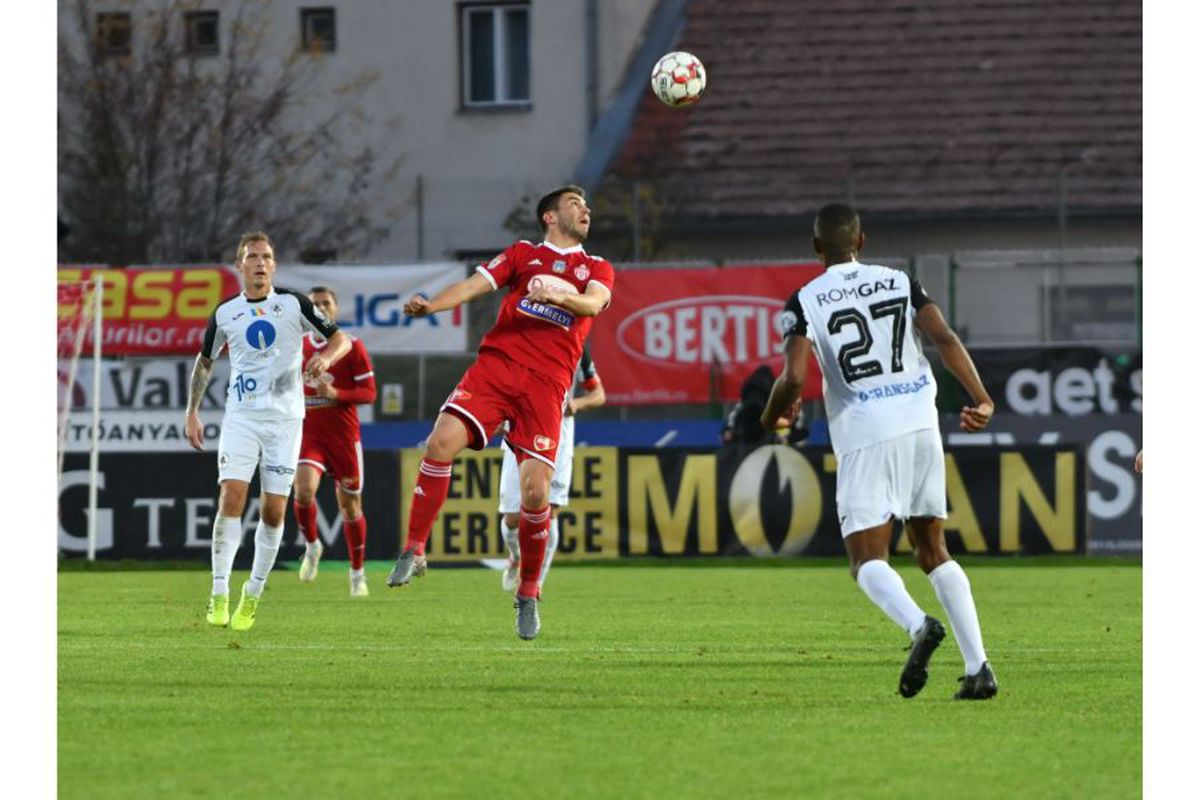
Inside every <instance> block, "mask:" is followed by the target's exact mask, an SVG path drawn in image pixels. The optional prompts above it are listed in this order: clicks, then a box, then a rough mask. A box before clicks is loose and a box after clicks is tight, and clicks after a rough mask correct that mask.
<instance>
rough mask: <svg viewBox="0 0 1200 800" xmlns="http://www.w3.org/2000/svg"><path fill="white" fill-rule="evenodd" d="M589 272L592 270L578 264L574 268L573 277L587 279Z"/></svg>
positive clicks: (581, 279)
mask: <svg viewBox="0 0 1200 800" xmlns="http://www.w3.org/2000/svg"><path fill="white" fill-rule="evenodd" d="M591 274H592V271H591V270H590V269H588V268H587V267H585V266H582V265H580V266H578V267H576V268H575V278H576V279H577V280H580V281H586V280H587V279H588V275H591Z"/></svg>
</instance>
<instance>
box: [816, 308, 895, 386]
mask: <svg viewBox="0 0 1200 800" xmlns="http://www.w3.org/2000/svg"><path fill="white" fill-rule="evenodd" d="M867 310H868V311H870V312H871V318H872V319H884V318H885V317H891V318H892V372H903V371H904V360H903V353H904V333H905V330H906V327H907V325H908V299H907V298H904V297H896V298H893V299H891V300H881V301H880V302H878V303H873V304H872V305H870V306H868V307H867ZM847 326H849V327H853V328H855V329H856V330H857V332H858V337H857V338H856V339H854V340H851V341H849V342H847V343H846V344H844V345H842V349H841V350H838V357H837V359H838V366H839V367H841V370H842V377H843V378H845V380H846V383H847V384H850V383H854V382H855V381H856V380H858V379H860V378H870V377H871V376H873V375H882V374H883V364H881V363H879V361H877V360H875V359H873V358H872V359H866V360H859V359H864V358H865V357H866V356H867V355H869V354H870V352H871V347H872V346H873V345H874V344H875V338H874V337H873V336H871V326H870V325H869V324H868V322H867V318H866V317H864V316H863V315H862V312H861V311H859V310H858V309H857V308H843V309H840V310H838V311H835V312H833V314H831V315H830V316H829V333H830V335H834V334H837V333H838V332H840V331H841V330H842V328H845V327H847Z"/></svg>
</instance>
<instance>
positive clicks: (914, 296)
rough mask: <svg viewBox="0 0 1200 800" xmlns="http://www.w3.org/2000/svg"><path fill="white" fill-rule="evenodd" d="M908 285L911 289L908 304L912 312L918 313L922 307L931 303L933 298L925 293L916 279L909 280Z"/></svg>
mask: <svg viewBox="0 0 1200 800" xmlns="http://www.w3.org/2000/svg"><path fill="white" fill-rule="evenodd" d="M909 284H910V285H911V287H912V292H911V296H910V297H909V302H910V303H911V304H912V308H913V311H920V310H921V307H922V306H925V305H928V304H929V303H932V302H933V298H932V297H930V296H929V295H928V294H926V293H925V287H924V286H922V285H921V282H920V281H919V280H917V279H916V278H910V279H909Z"/></svg>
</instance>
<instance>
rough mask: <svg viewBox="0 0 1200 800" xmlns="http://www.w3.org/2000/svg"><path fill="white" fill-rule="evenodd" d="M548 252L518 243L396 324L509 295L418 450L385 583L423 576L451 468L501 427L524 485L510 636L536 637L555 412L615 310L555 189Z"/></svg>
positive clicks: (599, 268)
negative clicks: (597, 328)
mask: <svg viewBox="0 0 1200 800" xmlns="http://www.w3.org/2000/svg"><path fill="white" fill-rule="evenodd" d="M537 221H538V225H540V226H541V229H542V231H543V232H544V233H545V237H546V238H545V241H543V242H542V243H541V244H533V243H531V242H527V241H523V240H522V241H519V242H516V243H514V244H513V245H512V246H511V247H509V248H508V249H507V250H505V251H504V252H503V253H501V254H500V255H498V256H496V257H495V258H493V259H492V260H491V261H489V262H488V263H487V264H486V265H483V266H480V267H478V268H477V269H476V270H475V274H474V275H472V276H471V277H470V278H467V279H466V280H465V281H460V282H458V283H456V284H454V285H452V286H448V287H447V288H445V289H443V290H442V291H440V292H438V293H437V294H436V295H435V296H434V297H433V299H426V298H425V297H422V296H420V295H418V296H416V297H413V298H412V299H411V300H409V301H408V303H406V304H405V306H404V313H406V314H409V315H411V316H414V317H424V316H426V315H428V314H433V313H436V312H438V311H446V310H449V309H452V308H457V307H458V306H460V305H462V304H463V303H466V302H469V301H471V300H474V299H475V298H477V297H481V296H482V295H485V294H487V293H488V292H492V291H495V290H497V289H499V288H500V287H502V286H504V287H507V288H508V289H509V292H508V295H507V296H506V297H505V298H504V301H503V303H502V304H501V306H500V313H499V316H498V317H497V319H496V324H495V325H494V326H492V329H491V330H490V331H488V333H487V335H486V336H484V337H483V341H482V342H481V343H480V345H479V357H478V358H477V359H476V360H475V363H474V364H472V365H471V367H470V369H468V370H467V372H466V373H465V374H464V375H463V377H462V380H461V381H459V384H458V386H457V387H455V389H454V391H453V392H451V393H450V397H449V398H447V400H446V402H445V404H443V405H442V409H441V413H440V414H438V418H437V421H436V422H435V423H434V426H433V432H432V433H430V435H429V438H428V439H427V440H426V442H425V454H424V458H423V459H422V461H421V468H420V473H419V475H418V476H417V485H416V487H415V488H414V489H413V498H412V510H411V512H410V514H409V520H408V541H407V544H406V545H405V547H404V550H403V552H402V553H401V554H400V557H399V558H398V559H396V566H395V567H394V568H393V569H392V573H391V575H389V576H388V579H387V583H388V586H403V585H405V584H407V583H408V582H409V581H410V580H411V579H412V577H413V576H414V575H418V576H419V575H423V574H424V573H425V544H426V542H427V541H428V539H429V532H430V529H431V528H432V527H433V521H434V519H435V518H436V517H437V515H438V512H439V511H440V510H441V508H442V504H443V503H445V502H446V493H447V490H448V489H449V485H450V470H451V467H452V465H453V461H454V457H455V456H457V455H458V454H459V453H460V452H461V451H462V449H463V448H464V447H471V448H472V449H474V450H482V449H483V448H484V447H485V446H486V445H487V442H488V439H489V438H491V435H492V433H493V432H494V431H496V430H497V428H499V427H500V424H501V423H503V422H504V421H506V420H507V421H508V423H509V431H508V433H507V434H506V435H505V441H506V442H507V443H508V445H509V447H510V448H512V451H513V453H514V454H515V455H516V457H517V461H518V463H519V474H520V483H521V518H520V525H519V531H520V532H519V538H520V543H521V581H520V583H519V584H518V586H517V592H516V604H515V605H516V609H517V635H518V636H520V637H521V638H522V639H532V638H533V637H535V636H537V633H538V630H539V628H540V624H541V623H540V621H539V619H538V608H537V603H538V577H539V575H540V573H541V569H542V560H543V558H544V557H545V552H546V541H547V539H548V538H549V527H550V504H549V491H550V476H551V475H552V473H553V471H554V458H555V454H556V453H557V451H558V435H559V430H560V429H561V423H562V415H563V408H564V406H565V405H566V403H567V400H568V393H569V392H570V390H571V383H572V380H573V379H574V376H575V367H576V366H577V365H578V364H579V357H580V356H581V355H582V353H583V342H584V340H585V339H586V338H587V335H588V332H589V331H590V330H591V328H592V322H593V320H594V318H595V316H596V315H597V314H599V313H600V312H601V311H603V310H604V308H605V307H607V306H608V303H609V300H610V299H611V298H612V288H613V282H614V280H615V276H614V273H613V268H612V265H611V264H609V263H608V262H607V261H605V260H604V259H603V258H600V257H599V256H591V255H588V254H587V253H585V252H584V250H583V242H584V240H585V239H586V238H587V233H588V228H589V226H590V224H591V211H590V210H589V209H588V205H587V201H586V199H585V197H584V191H583V189H581V188H580V187H578V186H562V187H559V188H558V189H555V190H554V191H552V192H550V193H548V194H546V195H545V196H544V197H542V199H541V200H539V201H538V204H537Z"/></svg>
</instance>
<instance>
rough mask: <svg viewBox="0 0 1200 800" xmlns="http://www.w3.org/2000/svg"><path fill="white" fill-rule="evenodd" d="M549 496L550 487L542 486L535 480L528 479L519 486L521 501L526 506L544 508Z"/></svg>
mask: <svg viewBox="0 0 1200 800" xmlns="http://www.w3.org/2000/svg"><path fill="white" fill-rule="evenodd" d="M549 497H550V487H548V486H542V485H540V484H539V483H538V482H537V481H528V482H527V483H526V484H525V486H523V487H521V503H522V504H523V505H524V506H525V507H526V508H544V507H545V506H546V504H547V503H546V501H547V500H548V499H549Z"/></svg>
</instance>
